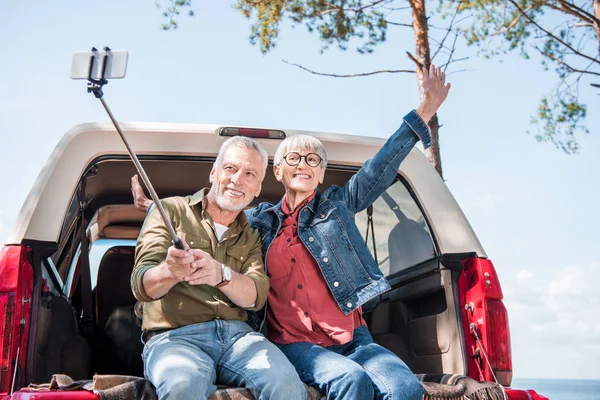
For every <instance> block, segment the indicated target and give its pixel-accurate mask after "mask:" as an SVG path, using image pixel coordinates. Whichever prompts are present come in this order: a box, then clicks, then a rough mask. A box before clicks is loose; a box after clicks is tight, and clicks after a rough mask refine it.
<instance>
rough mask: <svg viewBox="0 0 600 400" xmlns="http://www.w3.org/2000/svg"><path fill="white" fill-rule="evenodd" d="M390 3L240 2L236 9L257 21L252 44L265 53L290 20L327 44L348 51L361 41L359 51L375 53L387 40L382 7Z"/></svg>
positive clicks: (356, 0) (344, 0)
mask: <svg viewBox="0 0 600 400" xmlns="http://www.w3.org/2000/svg"><path fill="white" fill-rule="evenodd" d="M390 2H391V1H390V0H386V1H376V0H373V1H371V2H364V1H362V0H331V1H324V0H271V1H256V0H237V4H236V6H235V7H236V8H237V9H238V10H239V11H240V12H241V13H242V14H243V15H244V16H245V17H246V18H248V19H252V20H254V23H253V25H252V33H251V35H250V40H251V42H252V43H253V44H258V45H259V47H260V50H261V51H262V52H263V53H266V52H268V51H269V50H270V49H272V48H273V47H275V44H276V39H277V37H278V35H279V25H280V24H281V22H282V21H283V19H284V17H286V18H287V19H288V20H289V21H291V23H292V25H293V26H297V25H304V26H305V27H306V29H307V30H308V31H309V32H316V33H317V34H318V35H319V38H320V39H321V41H322V42H323V43H324V45H323V47H322V48H321V51H324V50H326V49H327V48H329V46H331V45H335V46H337V47H338V48H339V49H341V50H347V49H348V44H349V42H350V41H351V40H352V39H359V41H360V44H359V45H358V46H357V50H358V51H359V52H360V53H371V52H372V51H373V49H374V48H375V46H377V44H379V43H381V42H384V41H385V39H386V32H387V27H388V26H387V23H386V21H385V18H384V14H383V12H382V11H381V9H380V7H381V6H383V5H384V4H386V3H390Z"/></svg>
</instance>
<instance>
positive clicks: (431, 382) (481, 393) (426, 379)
mask: <svg viewBox="0 0 600 400" xmlns="http://www.w3.org/2000/svg"><path fill="white" fill-rule="evenodd" d="M417 378H418V379H419V380H420V381H421V382H422V384H423V393H424V395H423V399H424V400H506V397H505V394H504V389H502V386H500V385H498V384H496V383H491V382H477V381H475V380H473V379H471V378H469V377H466V376H463V375H449V374H445V375H444V374H420V375H417ZM29 389H30V390H47V389H55V390H88V391H93V392H94V393H96V394H97V395H98V396H99V397H100V399H102V400H131V399H135V400H158V397H157V396H156V391H155V390H154V386H152V383H150V381H148V380H146V379H144V378H140V377H136V376H123V375H96V376H94V379H93V380H91V381H90V380H86V381H74V380H73V379H71V378H70V377H69V376H67V375H54V376H52V380H51V381H50V383H46V384H41V385H36V384H31V385H29ZM307 394H308V396H307V399H308V400H324V399H325V396H323V395H322V394H321V393H319V392H318V391H317V390H316V389H315V388H313V387H307ZM209 400H254V397H253V396H252V394H251V393H250V391H249V390H247V389H244V388H230V387H224V386H219V387H218V389H217V391H216V392H215V393H214V394H213V395H212V396H210V397H209Z"/></svg>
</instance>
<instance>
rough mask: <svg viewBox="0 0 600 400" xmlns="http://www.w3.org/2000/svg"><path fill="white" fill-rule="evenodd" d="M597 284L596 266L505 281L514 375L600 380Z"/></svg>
mask: <svg viewBox="0 0 600 400" xmlns="http://www.w3.org/2000/svg"><path fill="white" fill-rule="evenodd" d="M547 271H550V269H547ZM538 275H539V276H538ZM598 282H600V264H599V263H597V262H592V263H589V264H587V265H578V266H568V267H564V268H559V269H557V270H556V271H555V272H553V273H549V274H548V275H543V274H540V273H537V274H536V275H533V274H532V273H530V272H529V271H527V270H522V271H520V272H519V273H518V274H516V276H515V277H514V278H513V279H512V280H511V279H507V281H506V284H505V282H503V286H504V289H505V291H504V292H505V303H506V306H507V309H508V312H509V320H510V328H511V342H512V345H513V362H514V365H513V367H514V373H515V376H519V377H536V378H539V377H554V378H558V377H563V378H578V377H579V378H582V377H587V378H596V379H597V378H600V370H599V369H598V368H597V360H598V359H600V290H599V289H598V287H597V283H598Z"/></svg>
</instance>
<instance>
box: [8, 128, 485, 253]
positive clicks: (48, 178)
mask: <svg viewBox="0 0 600 400" xmlns="http://www.w3.org/2000/svg"><path fill="white" fill-rule="evenodd" d="M120 126H121V129H122V130H123V132H124V134H125V136H126V138H127V140H128V142H129V144H130V145H131V147H132V148H133V149H134V150H135V152H136V154H137V155H138V156H140V157H143V156H156V155H160V156H195V157H198V156H200V157H202V156H206V157H213V158H214V157H215V156H216V154H217V152H218V150H219V148H220V146H221V144H222V143H223V142H224V141H225V140H227V137H224V136H220V135H219V131H220V130H221V128H222V127H225V126H232V125H202V124H181V123H148V122H140V123H138V122H134V123H121V124H120ZM236 127H238V126H237V125H236ZM252 128H254V129H259V128H256V127H252ZM269 129H273V128H269ZM281 130H282V131H284V132H285V134H286V136H288V137H289V136H292V135H300V134H305V135H310V136H314V137H316V138H318V139H319V140H320V141H321V142H322V143H323V145H324V146H325V149H326V151H327V156H328V164H329V165H330V166H332V165H343V166H354V167H360V166H361V165H362V164H364V163H365V162H366V161H367V160H368V159H369V158H371V157H372V156H373V155H374V154H375V153H376V152H377V150H378V149H379V148H380V147H381V146H382V145H383V144H384V143H385V139H381V138H375V137H367V136H355V135H348V134H341V133H328V132H314V131H302V130H293V129H281ZM257 140H258V141H259V142H260V143H261V145H262V146H263V147H264V148H265V150H266V151H267V153H268V154H269V156H270V158H272V156H273V154H274V153H275V151H276V149H277V147H278V146H279V144H280V143H281V140H276V139H257ZM115 155H121V156H126V155H127V152H126V148H125V145H124V144H123V142H122V140H121V138H120V137H119V135H118V133H117V132H116V130H115V128H114V126H113V125H112V124H111V123H108V122H101V123H84V124H79V125H76V126H74V127H73V128H71V129H70V130H69V131H68V132H67V133H66V134H65V135H64V136H63V137H62V138H61V140H60V141H59V143H58V144H57V146H56V148H55V149H54V151H53V152H52V154H51V155H50V157H49V158H48V160H47V162H46V164H45V165H44V167H43V169H42V171H41V172H40V174H39V176H38V178H37V180H36V181H35V183H34V185H33V187H32V188H31V191H30V192H29V194H28V196H27V198H26V200H25V203H24V204H23V206H22V208H21V211H20V213H19V215H18V217H17V219H16V222H15V224H14V226H13V229H12V231H11V233H10V234H9V237H8V240H7V242H6V244H19V243H22V242H23V240H34V241H47V242H56V241H57V240H58V237H59V235H60V230H61V227H62V223H63V220H64V217H65V214H66V212H67V208H68V207H69V203H70V201H71V199H72V197H73V195H74V192H75V188H76V185H77V183H78V182H79V180H80V178H81V176H82V174H83V173H84V172H85V169H86V168H87V167H88V166H89V164H90V163H91V162H92V161H94V160H96V159H98V158H99V157H102V156H115ZM400 174H401V175H402V176H403V177H404V179H405V180H406V181H407V182H408V183H409V184H410V186H411V188H412V189H413V191H414V193H415V196H416V198H417V199H418V201H419V203H420V204H421V206H422V208H423V211H424V214H425V215H426V217H427V219H428V221H429V222H430V225H431V228H432V231H433V232H432V233H434V235H435V236H436V238H437V241H438V246H439V247H440V250H441V251H442V253H462V252H472V251H474V252H476V253H477V254H478V255H480V256H485V252H484V251H483V248H482V246H481V244H480V243H479V241H478V239H477V237H476V235H475V233H474V232H473V230H472V228H471V226H470V225H469V223H468V221H467V219H466V217H465V216H464V214H463V213H462V211H461V210H460V207H459V206H458V204H457V203H456V201H455V199H454V197H453V196H452V194H451V193H450V191H449V190H448V188H447V187H446V185H445V183H444V182H443V181H442V180H441V178H440V177H439V175H438V174H437V172H436V171H435V169H434V168H433V167H432V166H431V164H430V163H429V162H428V161H427V159H426V158H425V156H424V155H423V153H422V152H421V151H420V150H419V149H418V148H414V149H413V150H412V151H411V152H410V154H409V155H408V156H407V158H406V159H405V160H404V162H403V163H402V165H401V167H400Z"/></svg>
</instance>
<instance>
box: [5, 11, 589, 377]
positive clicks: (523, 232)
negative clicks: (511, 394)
mask: <svg viewBox="0 0 600 400" xmlns="http://www.w3.org/2000/svg"><path fill="white" fill-rule="evenodd" d="M195 3H196V5H195V11H196V16H195V17H194V18H182V19H181V20H180V23H181V24H180V28H179V29H177V30H175V31H168V32H165V31H162V30H161V29H160V25H161V24H162V23H163V22H164V21H163V19H162V17H161V15H160V11H159V10H158V9H157V8H156V6H155V3H154V2H153V1H147V2H139V1H133V0H118V1H117V0H105V1H98V0H95V1H91V0H90V1H86V2H80V1H79V2H78V1H74V0H70V1H60V2H47V1H40V0H33V1H28V2H20V1H11V2H9V1H5V2H0V48H2V61H1V62H0V79H1V82H2V84H1V86H0V87H1V89H0V174H1V178H2V182H3V185H2V192H1V193H2V194H1V195H0V241H2V243H4V241H5V240H6V238H7V237H8V233H9V231H10V229H11V227H12V225H13V223H14V221H15V218H16V216H17V214H18V212H19V210H20V207H21V205H22V204H23V202H24V200H25V197H26V196H27V193H28V192H29V190H30V188H31V186H32V184H33V182H34V180H35V178H36V177H37V175H38V174H39V172H40V170H41V168H42V167H43V165H44V163H45V161H46V159H47V158H48V156H49V155H50V153H51V152H52V150H53V149H54V146H55V145H56V144H57V143H58V141H59V139H60V137H61V136H62V135H63V134H64V133H65V132H66V131H67V130H68V129H70V128H71V127H73V126H74V125H76V124H79V123H83V122H90V121H106V120H107V117H106V114H105V113H104V110H103V109H102V107H101V105H100V104H99V103H98V101H97V100H96V99H94V97H93V96H92V95H89V94H87V93H86V85H85V81H73V80H71V79H69V72H70V63H71V57H72V54H73V53H74V52H76V51H86V50H88V49H89V48H90V47H91V46H96V47H98V48H100V47H103V46H107V45H108V46H110V47H111V48H112V49H115V50H127V51H129V66H128V71H127V77H126V78H125V79H123V80H115V81H111V82H110V84H109V85H107V86H106V87H105V90H104V92H105V100H106V101H107V103H108V104H109V106H110V108H111V110H112V112H113V113H114V114H115V116H116V118H117V119H119V120H120V121H156V122H189V123H215V124H223V123H227V124H231V125H236V124H240V125H241V124H243V125H248V126H262V127H276V128H293V129H307V130H318V131H325V132H340V133H349V134H355V135H365V136H375V137H382V138H385V137H388V136H389V135H390V134H391V133H393V132H394V131H395V129H396V128H397V127H398V126H399V125H400V123H401V121H402V117H403V115H404V114H406V113H407V112H408V111H409V110H411V109H413V108H416V107H417V105H418V100H419V93H418V87H417V84H416V79H415V78H414V75H410V74H396V75H389V74H387V75H386V74H382V75H377V76H372V77H368V78H353V79H336V78H327V77H321V76H316V75H312V74H309V73H307V72H304V71H301V70H300V69H298V68H294V67H292V66H289V65H287V64H285V63H283V62H282V60H287V61H290V62H297V63H301V64H303V65H305V66H307V67H309V68H312V69H315V70H319V71H324V72H335V73H357V72H366V71H371V70H376V69H382V68H393V69H404V68H406V69H413V65H411V61H410V60H408V59H407V57H406V55H405V50H406V49H409V50H413V47H414V46H413V45H412V44H411V41H412V40H413V37H412V32H411V31H410V30H408V31H400V32H398V33H394V34H392V33H390V36H389V40H388V42H387V43H385V44H383V45H382V46H380V47H379V48H378V49H377V50H376V51H375V53H374V54H372V55H368V56H364V55H359V54H357V53H356V52H355V51H348V52H340V51H337V50H332V51H328V52H325V53H324V54H320V52H319V49H320V46H321V44H320V42H319V41H318V38H316V37H315V36H311V35H309V34H307V33H306V31H305V29H304V28H302V27H297V28H295V29H292V28H290V27H288V26H284V27H283V28H282V30H281V39H280V40H279V42H278V46H277V47H276V48H275V50H274V51H272V52H271V53H269V54H268V55H266V56H265V55H262V54H261V53H260V52H259V50H258V48H257V47H255V46H252V45H251V44H250V43H249V41H248V35H249V32H250V28H249V23H248V21H246V20H244V19H243V17H242V16H241V15H240V14H239V13H238V12H237V11H235V10H234V9H232V8H231V6H230V4H231V2H227V1H219V2H201V1H199V0H196V2H195ZM461 50H462V51H464V52H465V54H469V55H473V53H474V50H473V49H461ZM453 68H454V69H453ZM453 68H451V69H449V71H448V72H455V73H451V74H449V76H448V80H449V81H450V82H451V83H452V89H451V91H450V94H449V97H448V99H447V101H446V103H444V105H443V106H442V108H441V109H440V111H439V113H438V116H439V119H440V122H441V124H442V125H443V126H442V127H441V129H440V141H441V152H442V164H443V168H444V178H445V180H446V183H447V185H448V187H449V188H450V190H451V191H452V193H453V194H454V196H455V197H456V199H457V201H458V203H459V204H460V206H461V208H462V209H463V211H464V212H465V214H466V216H467V218H468V220H469V221H470V223H471V225H472V227H473V229H474V230H475V232H476V233H477V235H478V237H479V239H480V241H481V243H482V245H483V247H484V249H485V250H486V252H487V254H488V256H489V257H490V259H491V260H492V262H493V263H494V265H495V267H496V269H497V272H498V275H499V278H500V281H501V284H502V288H503V292H504V297H505V304H506V306H507V308H508V312H509V318H510V329H511V340H512V352H513V370H514V376H515V377H517V378H566V379H569V378H593V379H600V368H598V359H600V341H599V340H598V339H599V338H600V290H599V289H598V282H599V281H600V255H598V252H597V250H596V249H597V247H596V246H597V245H598V243H600V229H599V223H600V211H598V204H599V203H600V189H599V183H600V180H599V178H598V172H599V171H600V157H598V155H599V150H600V132H598V127H600V113H599V112H598V106H599V105H600V97H598V95H596V94H594V93H593V92H592V91H590V90H589V89H588V88H587V87H585V88H584V90H583V91H582V100H583V101H584V102H586V103H587V104H588V118H587V126H588V128H589V129H590V134H589V135H586V136H584V137H581V138H580V144H581V151H580V154H578V155H566V154H564V153H562V152H560V151H559V150H556V149H555V148H554V147H552V146H551V145H548V144H538V143H537V142H536V141H535V140H534V138H533V137H532V136H531V135H528V134H527V133H526V131H527V130H528V129H531V126H530V125H529V118H530V116H531V114H532V113H533V112H534V111H535V109H536V106H537V104H538V101H539V99H540V98H541V96H543V95H545V94H546V93H548V92H549V91H550V90H551V88H552V87H553V85H554V83H555V81H554V74H553V73H552V72H544V71H543V70H542V68H541V66H540V64H539V62H538V60H536V59H535V57H534V58H533V59H532V60H529V61H527V60H523V59H521V58H518V57H517V56H516V55H508V56H506V57H504V59H503V62H500V61H499V60H497V59H494V60H486V59H484V58H481V57H475V56H473V57H471V58H470V59H469V60H466V61H464V62H463V63H461V64H460V65H458V64H457V66H456V67H453Z"/></svg>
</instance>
